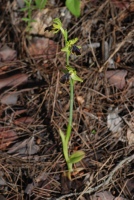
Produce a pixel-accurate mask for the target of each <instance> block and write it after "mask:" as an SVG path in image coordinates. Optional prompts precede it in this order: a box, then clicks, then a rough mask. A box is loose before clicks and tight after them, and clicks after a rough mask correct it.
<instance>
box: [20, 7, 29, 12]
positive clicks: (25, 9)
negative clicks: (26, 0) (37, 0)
mask: <svg viewBox="0 0 134 200" xmlns="http://www.w3.org/2000/svg"><path fill="white" fill-rule="evenodd" d="M27 10H29V8H28V7H25V8H21V9H20V11H23V12H24V11H27Z"/></svg>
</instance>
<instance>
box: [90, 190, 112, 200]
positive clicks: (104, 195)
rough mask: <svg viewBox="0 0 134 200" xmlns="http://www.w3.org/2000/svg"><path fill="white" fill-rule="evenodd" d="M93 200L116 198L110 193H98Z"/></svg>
mask: <svg viewBox="0 0 134 200" xmlns="http://www.w3.org/2000/svg"><path fill="white" fill-rule="evenodd" d="M92 200H114V196H113V195H112V194H111V193H110V192H109V191H104V192H98V193H96V194H94V195H93V196H92Z"/></svg>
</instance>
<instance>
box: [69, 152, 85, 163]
mask: <svg viewBox="0 0 134 200" xmlns="http://www.w3.org/2000/svg"><path fill="white" fill-rule="evenodd" d="M84 157H85V153H84V151H76V152H74V153H73V154H72V155H71V156H70V157H69V161H68V162H69V163H72V164H74V163H77V162H79V161H81V160H82V159H83V158H84Z"/></svg>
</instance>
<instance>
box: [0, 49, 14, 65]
mask: <svg viewBox="0 0 134 200" xmlns="http://www.w3.org/2000/svg"><path fill="white" fill-rule="evenodd" d="M16 56H17V53H16V51H15V50H13V49H11V48H10V47H8V46H7V45H4V46H3V47H2V48H1V49H0V60H2V61H11V60H14V59H15V58H16Z"/></svg>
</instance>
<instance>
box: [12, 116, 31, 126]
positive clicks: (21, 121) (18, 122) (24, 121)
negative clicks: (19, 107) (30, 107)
mask: <svg viewBox="0 0 134 200" xmlns="http://www.w3.org/2000/svg"><path fill="white" fill-rule="evenodd" d="M33 121H34V119H33V118H32V117H21V118H19V119H16V120H14V124H15V125H21V124H31V123H32V122H33Z"/></svg>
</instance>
